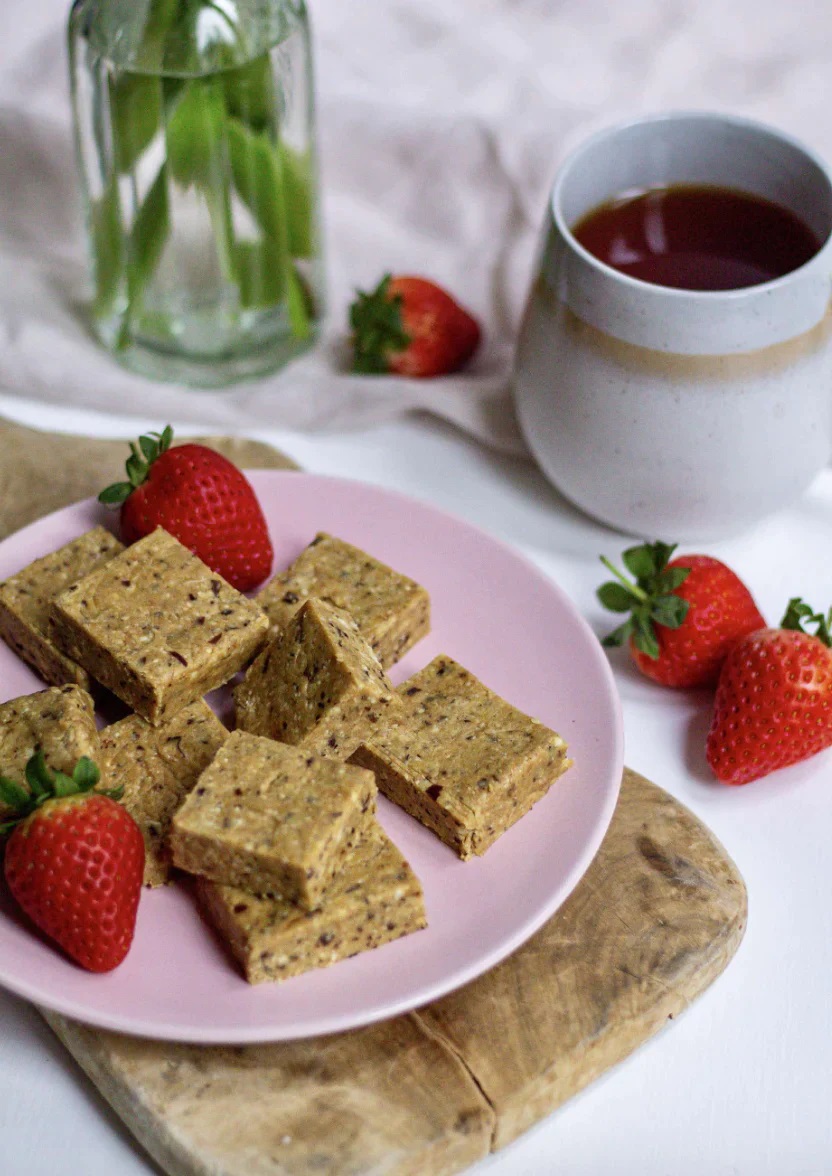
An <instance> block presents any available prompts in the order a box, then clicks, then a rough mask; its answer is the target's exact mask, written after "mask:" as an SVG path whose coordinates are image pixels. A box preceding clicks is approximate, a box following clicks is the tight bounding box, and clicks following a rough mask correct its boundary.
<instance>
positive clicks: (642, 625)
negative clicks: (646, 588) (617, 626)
mask: <svg viewBox="0 0 832 1176" xmlns="http://www.w3.org/2000/svg"><path fill="white" fill-rule="evenodd" d="M633 621H634V624H635V632H634V634H633V641H634V643H635V647H636V649H638V650H640V652H641V653H644V654H646V655H647V657H649V658H651V659H652V660H653V661H658V659H659V643H658V641H657V640H656V631H655V629H654V628H653V625H652V622H651V620H650V618H649V617H647V616H645V615H644V614H643V613H642V612H637V613H636V614H635V615H634V617H633Z"/></svg>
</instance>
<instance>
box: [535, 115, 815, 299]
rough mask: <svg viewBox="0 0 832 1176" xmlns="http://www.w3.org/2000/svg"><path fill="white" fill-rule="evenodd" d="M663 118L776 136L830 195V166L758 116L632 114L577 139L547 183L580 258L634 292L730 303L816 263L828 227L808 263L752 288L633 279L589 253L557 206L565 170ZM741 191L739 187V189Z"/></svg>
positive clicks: (559, 222) (556, 216)
mask: <svg viewBox="0 0 832 1176" xmlns="http://www.w3.org/2000/svg"><path fill="white" fill-rule="evenodd" d="M668 122H701V123H710V124H721V125H723V126H725V125H727V126H733V127H738V128H740V129H742V130H748V131H756V132H757V133H760V134H763V135H767V136H769V137H770V138H773V139H778V140H779V141H780V142H782V143H785V144H787V145H788V146H790V147H792V148H793V149H794V150H795V151H797V152H798V153H799V154H801V155H802V156H803V157H804V158H805V159H807V160H808V161H809V162H810V163H812V164H813V165H814V166H815V167H816V168H817V169H818V171H819V172H820V173H821V174H822V175H823V176H824V177H825V179H826V182H827V185H828V187H829V191H830V194H832V169H830V166H829V165H828V164H827V163H826V161H825V160H823V159H822V158H821V157H820V155H818V154H817V153H816V152H815V151H813V150H812V148H811V147H808V146H807V145H806V144H805V143H804V142H803V141H802V140H800V139H798V138H797V137H796V136H794V135H791V134H790V133H789V132H787V131H782V130H780V129H779V128H778V127H774V126H772V125H771V124H770V123H765V122H761V121H760V120H759V119H754V118H747V117H746V116H744V115H739V114H725V113H722V112H720V111H714V110H669V111H659V112H656V113H652V114H643V115H636V116H635V117H633V118H628V119H624V120H623V121H621V122H617V123H613V124H612V125H610V126H607V127H602V128H601V129H600V130H597V131H595V132H594V133H593V134H591V135H589V136H588V137H587V138H586V139H584V140H582V141H581V142H580V143H579V144H577V146H575V147H574V148H573V149H572V150H571V151H570V152H569V153H568V154H567V155H566V157H565V158H564V159H563V160H562V162H561V164H560V167H559V168H558V172H557V176H556V177H555V181H554V184H553V187H552V192H551V196H550V199H549V209H550V213H551V216H552V219H553V221H554V224H555V226H556V228H557V230H558V232H559V233H560V235H561V237H562V238H563V240H564V241H565V242H566V243H567V245H568V246H569V247H570V249H572V250H573V251H574V252H575V253H576V254H577V255H578V256H579V257H580V258H581V259H582V260H583V261H584V263H585V264H587V265H589V266H590V267H591V268H592V269H594V270H595V271H596V272H597V273H598V274H600V275H602V276H603V277H605V278H608V279H613V280H614V281H616V282H618V283H620V284H621V285H623V286H625V287H628V288H631V289H633V290H634V291H644V290H652V291H659V292H661V294H662V295H663V296H664V295H666V296H667V297H668V298H672V299H674V300H677V301H678V300H686V299H691V300H695V301H697V302H699V301H702V302H717V301H723V302H733V301H736V300H737V299H740V298H748V297H749V296H750V295H757V294H764V293H767V292H768V291H771V290H779V289H782V288H783V287H784V286H787V285H788V284H789V283H790V282H792V281H794V280H795V279H796V278H797V277H798V276H799V275H801V274H803V273H804V272H805V271H806V270H807V269H809V268H810V267H811V266H814V265H816V264H817V263H818V258H819V257H821V255H822V254H824V253H825V252H826V251H827V250H829V249H830V247H832V229H830V231H829V232H828V233H827V236H826V238H825V239H824V241H823V242H822V243H821V244H820V245H819V246H818V249H817V250H816V252H815V253H813V254H812V256H811V257H810V258H809V260H808V261H805V262H803V264H802V265H799V266H797V268H796V269H793V270H789V272H788V273H785V274H781V275H780V276H779V277H777V278H771V279H770V280H769V281H767V282H757V283H755V284H754V285H752V286H737V287H736V288H735V289H730V290H690V289H686V288H685V287H681V286H663V285H661V284H659V283H657V282H647V281H645V280H644V279H643V278H635V277H633V276H632V275H631V274H626V273H623V272H622V271H621V270H618V269H616V268H615V267H614V266H611V265H608V264H607V262H605V261H602V260H601V259H600V258H599V257H596V256H595V254H594V253H590V251H589V250H588V249H586V248H585V247H584V246H583V245H582V244H581V243H580V241H578V239H577V237H575V235H574V234H573V232H572V229H571V227H570V226H569V225H568V224H567V223H566V220H565V219H564V216H563V211H562V208H561V196H562V192H563V188H564V185H565V183H566V182H567V181H568V179H569V176H570V173H571V172H572V171H573V170H574V168H575V167H576V166H577V165H579V164H580V162H581V159H582V158H583V157H584V156H585V155H587V154H588V153H589V152H590V151H592V150H593V149H595V148H597V147H598V146H600V145H601V144H603V143H604V142H605V141H606V140H610V139H614V138H617V137H618V136H619V135H621V134H623V133H625V132H627V131H630V130H633V129H635V128H636V127H641V126H649V125H653V124H658V123H668ZM740 190H741V189H740Z"/></svg>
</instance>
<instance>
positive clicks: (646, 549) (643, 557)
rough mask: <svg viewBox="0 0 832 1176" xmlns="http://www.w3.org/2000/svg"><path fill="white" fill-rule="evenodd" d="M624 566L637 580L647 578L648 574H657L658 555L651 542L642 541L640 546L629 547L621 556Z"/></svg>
mask: <svg viewBox="0 0 832 1176" xmlns="http://www.w3.org/2000/svg"><path fill="white" fill-rule="evenodd" d="M621 560H622V563H623V564H624V567H625V568H626V569H627V571H628V572H630V574H631V575H633V576H635V577H636V579H637V580H646V579H647V578H648V576H655V574H656V571H657V570H658V569H657V567H656V556H655V553H654V550H653V546H652V545H651V544H650V543H641V544H639V546H638V547H628V548H627V550H626V551H625V552H624V553H623V555H622V556H621Z"/></svg>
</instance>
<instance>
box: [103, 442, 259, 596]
mask: <svg viewBox="0 0 832 1176" xmlns="http://www.w3.org/2000/svg"><path fill="white" fill-rule="evenodd" d="M172 440H173V430H172V429H171V427H170V425H168V426H167V428H166V429H165V430H164V431H163V432H162V433H153V434H151V435H150V436H149V437H140V438H139V445H138V447H137V446H136V445H135V444H133V443H131V445H130V449H131V451H132V452H131V455H130V457H128V459H127V477H128V481H126V482H116V483H115V484H114V485H113V486H108V487H107V489H106V490H102V492H101V493H100V494H99V496H98V500H99V502H103V503H105V504H106V505H108V506H116V505H120V506H121V537H122V539H123V540H124V542H125V543H135V541H136V540H137V539H141V538H143V537H144V536H145V535H149V534H150V533H151V531H155V530H156V528H157V527H164V529H165V530H166V531H167V532H169V534H171V535H173V536H174V538H175V539H178V540H179V542H180V543H182V544H184V546H185V547H187V548H188V549H189V550H190V551H192V552H193V553H194V555H197V556H199V558H200V559H201V560H202V562H203V563H206V564H207V565H208V567H209V568H211V570H212V571H214V572H218V573H219V574H220V575H221V576H222V577H223V578H224V579H226V580H227V581H228V582H229V584H232V585H233V586H234V587H235V588H237V589H239V591H240V592H248V591H249V590H250V589H252V588H256V587H257V585H258V584H261V583H262V582H263V580H265V579H266V577H267V576H268V574H269V572H270V571H271V567H272V559H273V555H274V553H273V551H272V543H271V539H270V538H269V529H268V526H267V525H266V520H265V517H264V515H263V511H262V510H261V509H260V503H259V502H258V501H257V497H256V495H255V493H254V490H253V489H252V487H251V484H250V483H249V482H248V480H247V479H246V477H245V475H244V474H242V473H241V472H240V470H238V469H237V467H236V466H235V465H234V464H233V462H230V461H229V460H228V458H226V457H223V456H222V455H221V454H219V453H216V452H215V451H214V450H213V449H208V448H207V446H205V445H191V444H189V445H177V446H176V447H175V448H173V449H172V448H171V442H172Z"/></svg>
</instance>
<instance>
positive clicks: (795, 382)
mask: <svg viewBox="0 0 832 1176" xmlns="http://www.w3.org/2000/svg"><path fill="white" fill-rule="evenodd" d="M659 184H713V185H720V186H725V187H732V188H741V189H744V190H745V191H748V192H751V193H755V194H757V195H760V196H763V197H766V198H767V199H769V200H773V201H776V202H777V203H779V204H782V205H785V206H786V207H788V208H790V209H792V211H793V212H795V213H796V214H797V215H798V216H799V217H800V218H801V220H803V221H804V222H805V223H806V224H807V225H808V226H809V227H810V228H811V229H812V230H813V232H814V234H815V235H816V237H817V238H818V240H819V241H820V242H822V244H821V246H820V248H819V250H818V252H817V253H816V254H815V256H814V257H813V258H812V259H811V260H810V261H808V262H807V263H806V264H805V265H803V266H801V267H800V268H799V269H796V270H794V271H792V272H791V273H789V274H786V275H784V276H783V277H781V278H777V279H776V280H774V281H771V282H765V283H762V284H760V285H757V286H749V287H745V288H743V289H738V290H728V291H694V290H679V289H672V288H669V287H665V286H657V285H651V284H649V283H647V282H643V281H640V280H638V279H636V278H632V277H628V276H627V275H625V274H622V273H620V272H619V271H617V270H615V269H612V268H611V267H610V266H608V265H606V264H605V263H604V262H602V261H599V260H598V258H596V257H594V256H593V255H592V254H591V253H589V252H588V251H587V250H586V249H584V248H583V247H582V246H581V245H580V244H579V243H578V242H577V241H576V240H575V238H574V237H573V236H572V233H571V230H570V226H572V225H574V224H576V223H577V222H578V221H579V220H580V219H581V217H582V216H584V215H585V214H586V213H587V212H589V211H591V210H592V209H593V208H596V207H597V206H598V205H600V204H602V203H604V202H605V201H606V200H609V199H610V198H611V197H613V196H615V195H616V194H618V193H620V192H623V191H626V190H627V189H633V188H644V187H647V186H650V185H659ZM831 276H832V179H831V178H830V173H829V171H828V169H827V168H826V166H825V165H824V164H823V163H822V162H821V161H820V160H819V159H817V158H816V157H815V156H814V155H812V153H811V152H810V151H809V150H808V149H807V148H805V147H803V146H802V145H801V144H800V143H798V142H796V141H795V140H793V139H791V138H789V137H788V136H787V135H784V134H781V133H780V132H778V131H776V130H772V129H771V128H769V127H765V126H763V125H761V124H758V123H754V122H750V121H747V120H745V119H740V118H733V117H729V116H726V115H721V114H704V113H703V114H697V113H692V114H668V115H660V116H656V117H653V118H647V119H643V120H640V121H637V122H632V123H628V124H626V125H624V126H620V127H614V128H612V129H610V130H607V131H603V132H601V133H600V134H598V135H595V136H594V137H593V138H591V139H589V140H588V141H587V142H586V143H584V144H583V146H581V147H580V148H579V149H578V150H577V151H575V152H574V153H573V154H572V155H571V156H570V157H569V158H568V159H567V160H566V162H565V163H564V165H563V167H562V168H561V171H560V173H559V175H558V178H557V180H556V182H555V187H554V190H553V193H552V200H551V205H550V209H549V213H548V223H547V225H546V226H544V239H543V247H542V250H541V255H540V261H539V264H538V267H537V272H536V275H535V279H534V282H533V285H532V289H531V293H530V296H529V301H528V305H527V308H526V314H525V318H524V322H523V326H522V329H521V334H520V341H519V347H518V353H517V363H516V371H515V381H514V387H515V399H516V403H517V410H518V414H519V418H520V423H521V427H522V429H523V432H524V434H525V436H526V439H527V441H528V443H529V446H530V447H531V449H532V452H533V453H534V455H535V457H536V458H537V460H538V462H539V464H540V466H541V467H542V469H543V471H544V472H545V473H546V475H547V476H548V477H549V478H550V479H551V481H552V482H554V483H555V485H556V486H557V487H558V488H559V489H560V490H561V491H562V492H563V493H564V494H565V495H566V496H567V497H568V498H570V499H571V500H572V501H573V502H574V503H575V504H576V505H577V506H579V507H581V508H582V509H583V510H585V511H586V512H587V513H588V514H591V515H593V516H595V517H596V518H598V519H601V520H602V521H604V522H606V523H609V524H611V525H612V526H614V527H616V528H617V529H619V530H622V531H625V532H627V533H631V534H636V535H642V536H648V537H656V536H662V537H669V538H671V539H673V540H690V539H716V538H721V537H723V536H725V535H729V534H734V533H737V532H739V531H742V530H743V529H745V528H746V527H748V526H749V525H751V524H753V523H755V522H756V521H758V520H759V519H762V518H763V517H765V516H766V515H768V514H771V513H772V512H774V511H776V510H778V509H779V508H780V507H782V506H785V505H787V504H788V503H789V502H790V501H792V500H793V499H795V498H797V497H799V495H800V494H801V493H802V492H803V491H804V490H805V489H806V487H807V486H808V485H809V484H810V482H811V481H812V480H813V478H814V477H815V475H816V474H817V473H818V472H819V471H820V470H821V469H822V468H823V467H824V466H825V465H826V464H827V463H828V461H829V457H830V451H832V312H830V294H832V284H831V283H830V277H831Z"/></svg>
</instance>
